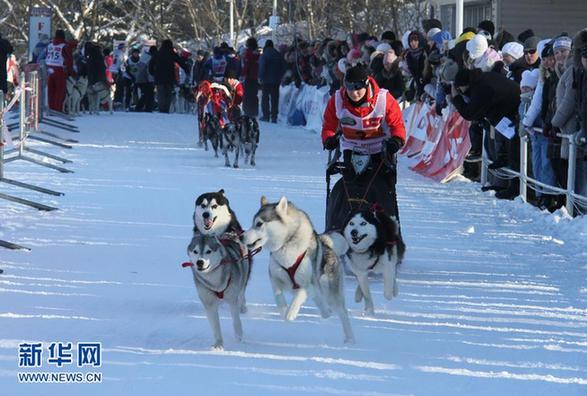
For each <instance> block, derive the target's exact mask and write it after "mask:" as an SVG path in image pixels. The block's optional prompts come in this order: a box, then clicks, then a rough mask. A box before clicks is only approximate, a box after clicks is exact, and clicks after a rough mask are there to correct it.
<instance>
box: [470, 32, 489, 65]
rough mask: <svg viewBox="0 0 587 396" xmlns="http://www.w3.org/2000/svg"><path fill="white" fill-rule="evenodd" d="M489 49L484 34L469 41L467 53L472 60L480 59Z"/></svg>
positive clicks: (477, 35)
mask: <svg viewBox="0 0 587 396" xmlns="http://www.w3.org/2000/svg"><path fill="white" fill-rule="evenodd" d="M487 48H489V44H488V43H487V39H486V38H485V36H483V35H482V34H476V35H475V37H473V38H472V39H471V40H469V41H467V51H469V56H470V57H471V59H479V58H481V57H482V56H483V54H484V53H485V51H487Z"/></svg>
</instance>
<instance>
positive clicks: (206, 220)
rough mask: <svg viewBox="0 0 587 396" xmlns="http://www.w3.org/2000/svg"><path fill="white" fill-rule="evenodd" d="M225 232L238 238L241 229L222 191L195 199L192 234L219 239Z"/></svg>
mask: <svg viewBox="0 0 587 396" xmlns="http://www.w3.org/2000/svg"><path fill="white" fill-rule="evenodd" d="M227 232H228V233H234V234H235V235H237V236H238V235H240V233H241V232H242V227H241V225H240V223H239V222H238V220H237V218H236V214H235V213H234V211H233V210H232V209H231V208H230V203H229V202H228V199H227V198H226V196H225V195H224V190H220V191H218V192H209V193H205V194H202V195H200V196H199V197H198V198H196V208H195V211H194V233H201V234H203V235H215V236H218V237H220V236H222V235H224V234H225V233H227ZM236 239H237V240H238V237H237V238H236Z"/></svg>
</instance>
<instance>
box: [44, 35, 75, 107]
mask: <svg viewBox="0 0 587 396" xmlns="http://www.w3.org/2000/svg"><path fill="white" fill-rule="evenodd" d="M45 63H46V65H47V91H48V96H49V108H50V109H51V110H55V111H63V101H64V100H65V80H66V79H67V76H68V75H69V74H72V73H73V57H72V54H71V51H70V47H69V46H67V44H66V43H65V32H64V31H63V30H60V29H58V30H57V31H55V38H54V39H53V41H52V42H51V43H50V44H49V45H48V46H47V58H46V59H45Z"/></svg>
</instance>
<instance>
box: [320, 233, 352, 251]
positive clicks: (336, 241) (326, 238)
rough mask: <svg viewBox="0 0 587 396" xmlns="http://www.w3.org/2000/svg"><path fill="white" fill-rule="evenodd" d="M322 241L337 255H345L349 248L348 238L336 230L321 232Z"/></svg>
mask: <svg viewBox="0 0 587 396" xmlns="http://www.w3.org/2000/svg"><path fill="white" fill-rule="evenodd" d="M320 241H321V242H322V244H323V245H324V246H327V247H329V248H330V249H332V250H334V252H335V253H336V255H337V256H344V255H345V254H346V252H348V250H349V244H348V243H347V241H346V239H345V238H344V237H343V236H342V235H341V234H340V233H338V232H336V231H331V232H327V233H325V234H321V235H320Z"/></svg>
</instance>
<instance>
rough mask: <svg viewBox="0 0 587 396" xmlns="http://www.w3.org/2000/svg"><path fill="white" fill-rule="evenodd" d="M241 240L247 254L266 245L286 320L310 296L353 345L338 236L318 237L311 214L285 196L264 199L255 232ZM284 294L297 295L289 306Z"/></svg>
mask: <svg viewBox="0 0 587 396" xmlns="http://www.w3.org/2000/svg"><path fill="white" fill-rule="evenodd" d="M241 239H242V241H243V242H244V243H245V244H246V246H247V248H248V249H249V250H253V249H257V248H259V247H261V246H265V247H266V248H267V249H268V250H269V251H270V263H269V278H270V281H271V285H272V287H273V293H274V296H275V302H276V304H277V308H278V309H279V311H280V312H281V314H282V316H283V317H284V319H286V320H288V321H292V320H295V319H296V317H297V315H298V313H299V311H300V307H301V306H302V304H303V303H304V302H305V301H306V299H307V298H308V297H310V298H312V299H313V300H314V302H315V303H316V305H317V306H318V309H319V310H320V313H321V315H322V317H324V318H326V317H329V316H330V315H331V313H332V311H334V312H335V313H336V314H337V315H338V316H339V318H340V320H341V322H342V327H343V330H344V340H345V342H347V343H352V342H353V341H354V336H353V331H352V328H351V323H350V320H349V316H348V312H347V309H346V306H345V300H344V289H343V273H342V265H341V262H340V261H339V256H340V255H343V254H344V253H345V252H346V250H347V249H348V245H347V244H346V241H345V240H344V238H342V237H340V234H332V235H330V234H324V235H318V234H317V233H316V231H315V230H314V227H313V226H312V223H311V222H310V219H309V217H308V215H307V214H306V213H304V212H303V211H301V210H299V209H298V208H296V207H295V206H294V205H293V204H292V203H291V202H288V200H287V199H286V198H285V197H282V198H281V199H280V200H279V202H278V203H269V202H268V201H267V199H266V198H265V197H261V208H260V209H259V211H258V212H257V214H255V216H254V218H253V225H252V228H251V229H249V230H247V231H245V232H244V234H243V235H242V238H241ZM286 291H287V292H292V293H293V299H292V302H291V304H290V305H289V306H288V305H287V303H286V300H285V296H284V292H286Z"/></svg>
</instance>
